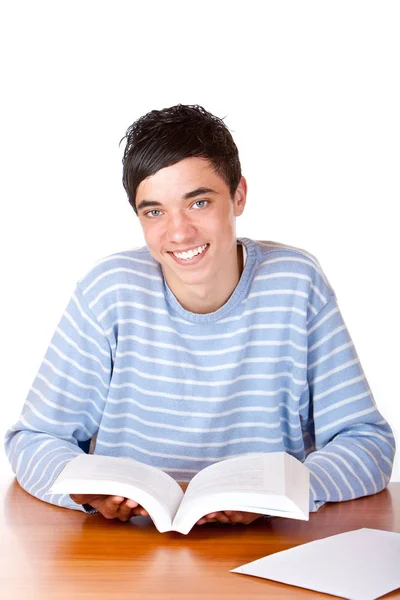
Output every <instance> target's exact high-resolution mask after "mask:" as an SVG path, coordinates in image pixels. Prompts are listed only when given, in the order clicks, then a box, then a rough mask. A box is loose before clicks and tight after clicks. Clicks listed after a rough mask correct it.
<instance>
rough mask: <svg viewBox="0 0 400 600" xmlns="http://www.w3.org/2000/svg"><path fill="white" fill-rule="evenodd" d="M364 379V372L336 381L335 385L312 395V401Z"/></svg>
mask: <svg viewBox="0 0 400 600" xmlns="http://www.w3.org/2000/svg"><path fill="white" fill-rule="evenodd" d="M364 379H365V375H364V373H363V374H362V375H359V376H358V377H353V379H347V380H346V381H343V382H342V383H338V384H337V385H334V386H333V387H330V388H328V389H327V390H325V391H324V392H321V393H320V394H314V396H313V398H314V401H315V400H321V398H325V396H329V394H332V392H337V390H341V389H343V388H345V387H348V386H349V385H353V383H358V382H359V381H364Z"/></svg>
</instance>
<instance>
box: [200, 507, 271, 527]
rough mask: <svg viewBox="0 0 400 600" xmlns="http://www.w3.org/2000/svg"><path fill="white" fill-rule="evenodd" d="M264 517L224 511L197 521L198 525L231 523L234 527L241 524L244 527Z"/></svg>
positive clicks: (255, 514)
mask: <svg viewBox="0 0 400 600" xmlns="http://www.w3.org/2000/svg"><path fill="white" fill-rule="evenodd" d="M262 516H264V515H259V514H258V513H250V512H242V511H239V510H224V511H221V512H213V513H209V514H208V515H204V517H201V519H199V520H198V521H197V523H196V525H204V523H231V524H234V525H236V524H237V523H241V524H242V525H249V524H250V523H252V522H253V521H255V520H256V519H259V518H260V517H262Z"/></svg>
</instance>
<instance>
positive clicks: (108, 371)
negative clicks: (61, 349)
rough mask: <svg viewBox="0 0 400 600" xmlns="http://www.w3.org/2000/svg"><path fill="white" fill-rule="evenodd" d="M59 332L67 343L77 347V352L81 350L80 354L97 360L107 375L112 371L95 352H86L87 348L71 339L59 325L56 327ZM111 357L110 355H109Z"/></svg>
mask: <svg viewBox="0 0 400 600" xmlns="http://www.w3.org/2000/svg"><path fill="white" fill-rule="evenodd" d="M56 331H57V333H58V334H59V335H60V336H61V337H62V338H63V339H64V341H66V342H67V344H69V345H70V346H72V347H73V348H75V350H76V351H77V352H79V354H81V355H82V356H86V357H87V358H90V359H91V360H93V361H96V362H97V363H98V364H99V365H100V368H101V370H102V371H103V373H107V375H109V373H110V369H109V368H106V367H103V365H102V363H101V360H100V359H99V358H98V357H97V356H96V355H95V354H90V352H86V351H85V350H82V349H81V348H80V347H79V346H78V344H77V343H76V342H74V341H73V340H71V338H70V337H68V336H67V334H66V333H64V332H63V330H62V329H60V328H59V327H57V328H56ZM108 358H110V357H108Z"/></svg>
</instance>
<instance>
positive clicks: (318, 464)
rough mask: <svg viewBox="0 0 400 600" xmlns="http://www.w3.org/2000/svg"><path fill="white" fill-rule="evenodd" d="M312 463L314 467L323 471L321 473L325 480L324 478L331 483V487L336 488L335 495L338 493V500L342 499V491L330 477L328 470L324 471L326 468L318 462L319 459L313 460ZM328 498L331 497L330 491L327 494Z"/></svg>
mask: <svg viewBox="0 0 400 600" xmlns="http://www.w3.org/2000/svg"><path fill="white" fill-rule="evenodd" d="M313 465H314V467H317V468H318V469H320V470H321V471H322V472H323V474H324V476H325V481H326V480H328V481H329V483H330V484H331V485H332V487H334V488H336V491H337V495H338V500H339V501H341V500H343V494H342V492H341V490H340V488H339V486H338V485H337V483H336V481H335V480H334V479H333V478H332V477H331V474H330V472H329V471H326V470H325V469H324V467H323V466H322V465H321V464H320V462H319V461H318V462H317V461H316V460H315V461H314V462H313ZM328 498H332V494H331V493H329V495H328Z"/></svg>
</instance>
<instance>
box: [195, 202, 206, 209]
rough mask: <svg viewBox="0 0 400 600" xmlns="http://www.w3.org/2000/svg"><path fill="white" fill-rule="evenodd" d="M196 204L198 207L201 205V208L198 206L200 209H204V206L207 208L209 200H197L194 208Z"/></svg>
mask: <svg viewBox="0 0 400 600" xmlns="http://www.w3.org/2000/svg"><path fill="white" fill-rule="evenodd" d="M196 204H197V205H199V204H201V206H198V208H203V207H204V206H207V204H208V200H196V202H195V203H194V204H193V206H195V205H196Z"/></svg>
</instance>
